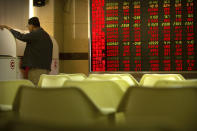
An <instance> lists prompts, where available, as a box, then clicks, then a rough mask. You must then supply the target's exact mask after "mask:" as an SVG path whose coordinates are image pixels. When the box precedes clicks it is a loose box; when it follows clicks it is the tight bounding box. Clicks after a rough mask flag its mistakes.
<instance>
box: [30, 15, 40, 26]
mask: <svg viewBox="0 0 197 131" xmlns="http://www.w3.org/2000/svg"><path fill="white" fill-rule="evenodd" d="M28 24H29V25H33V26H35V27H40V21H39V18H38V17H32V18H30V19H29V20H28Z"/></svg>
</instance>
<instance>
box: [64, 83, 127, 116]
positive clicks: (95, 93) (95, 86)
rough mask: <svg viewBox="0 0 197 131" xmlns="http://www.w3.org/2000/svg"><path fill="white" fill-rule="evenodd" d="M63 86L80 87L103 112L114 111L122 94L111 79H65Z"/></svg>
mask: <svg viewBox="0 0 197 131" xmlns="http://www.w3.org/2000/svg"><path fill="white" fill-rule="evenodd" d="M64 87H78V88H80V89H82V90H83V91H84V92H85V93H86V94H87V95H88V96H89V97H90V99H91V100H92V101H93V102H94V103H95V104H96V105H97V106H98V107H99V109H100V110H101V111H102V112H103V113H105V114H109V113H112V112H115V111H116V109H117V106H118V105H119V102H120V100H121V99H122V96H123V94H124V92H123V91H122V90H121V89H120V87H119V86H118V85H117V84H116V83H115V82H113V81H103V80H84V81H67V82H65V84H64Z"/></svg>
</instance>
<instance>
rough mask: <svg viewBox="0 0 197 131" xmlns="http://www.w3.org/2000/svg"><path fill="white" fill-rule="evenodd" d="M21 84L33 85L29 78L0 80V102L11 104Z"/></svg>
mask: <svg viewBox="0 0 197 131" xmlns="http://www.w3.org/2000/svg"><path fill="white" fill-rule="evenodd" d="M22 85H25V86H32V87H34V84H33V83H32V82H31V81H29V80H13V81H0V104H1V105H12V103H13V101H14V98H15V96H16V93H17V91H18V89H19V87H20V86H22Z"/></svg>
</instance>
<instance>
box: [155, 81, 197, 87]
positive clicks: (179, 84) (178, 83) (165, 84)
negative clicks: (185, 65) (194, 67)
mask: <svg viewBox="0 0 197 131" xmlns="http://www.w3.org/2000/svg"><path fill="white" fill-rule="evenodd" d="M154 87H155V88H161V87H162V88H164V87H166V88H168V87H169V88H180V87H197V80H184V81H171V80H159V81H157V82H156V83H155V85H154Z"/></svg>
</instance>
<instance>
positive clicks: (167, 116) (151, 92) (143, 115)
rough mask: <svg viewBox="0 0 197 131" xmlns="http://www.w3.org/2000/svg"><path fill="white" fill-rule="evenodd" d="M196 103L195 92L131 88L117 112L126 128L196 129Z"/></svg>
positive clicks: (189, 89) (190, 89)
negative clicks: (119, 113) (134, 126)
mask: <svg viewBox="0 0 197 131" xmlns="http://www.w3.org/2000/svg"><path fill="white" fill-rule="evenodd" d="M196 101H197V88H159V89H156V88H130V89H128V91H127V93H126V94H125V96H124V97H123V99H122V101H121V104H120V105H119V108H118V111H117V112H123V113H124V116H125V120H126V122H125V123H126V124H127V125H136V126H137V125H141V127H143V126H149V125H154V126H159V125H160V124H166V125H168V126H170V127H171V126H172V127H175V128H182V129H183V128H186V127H195V128H197V126H196V121H197V104H196Z"/></svg>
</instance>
